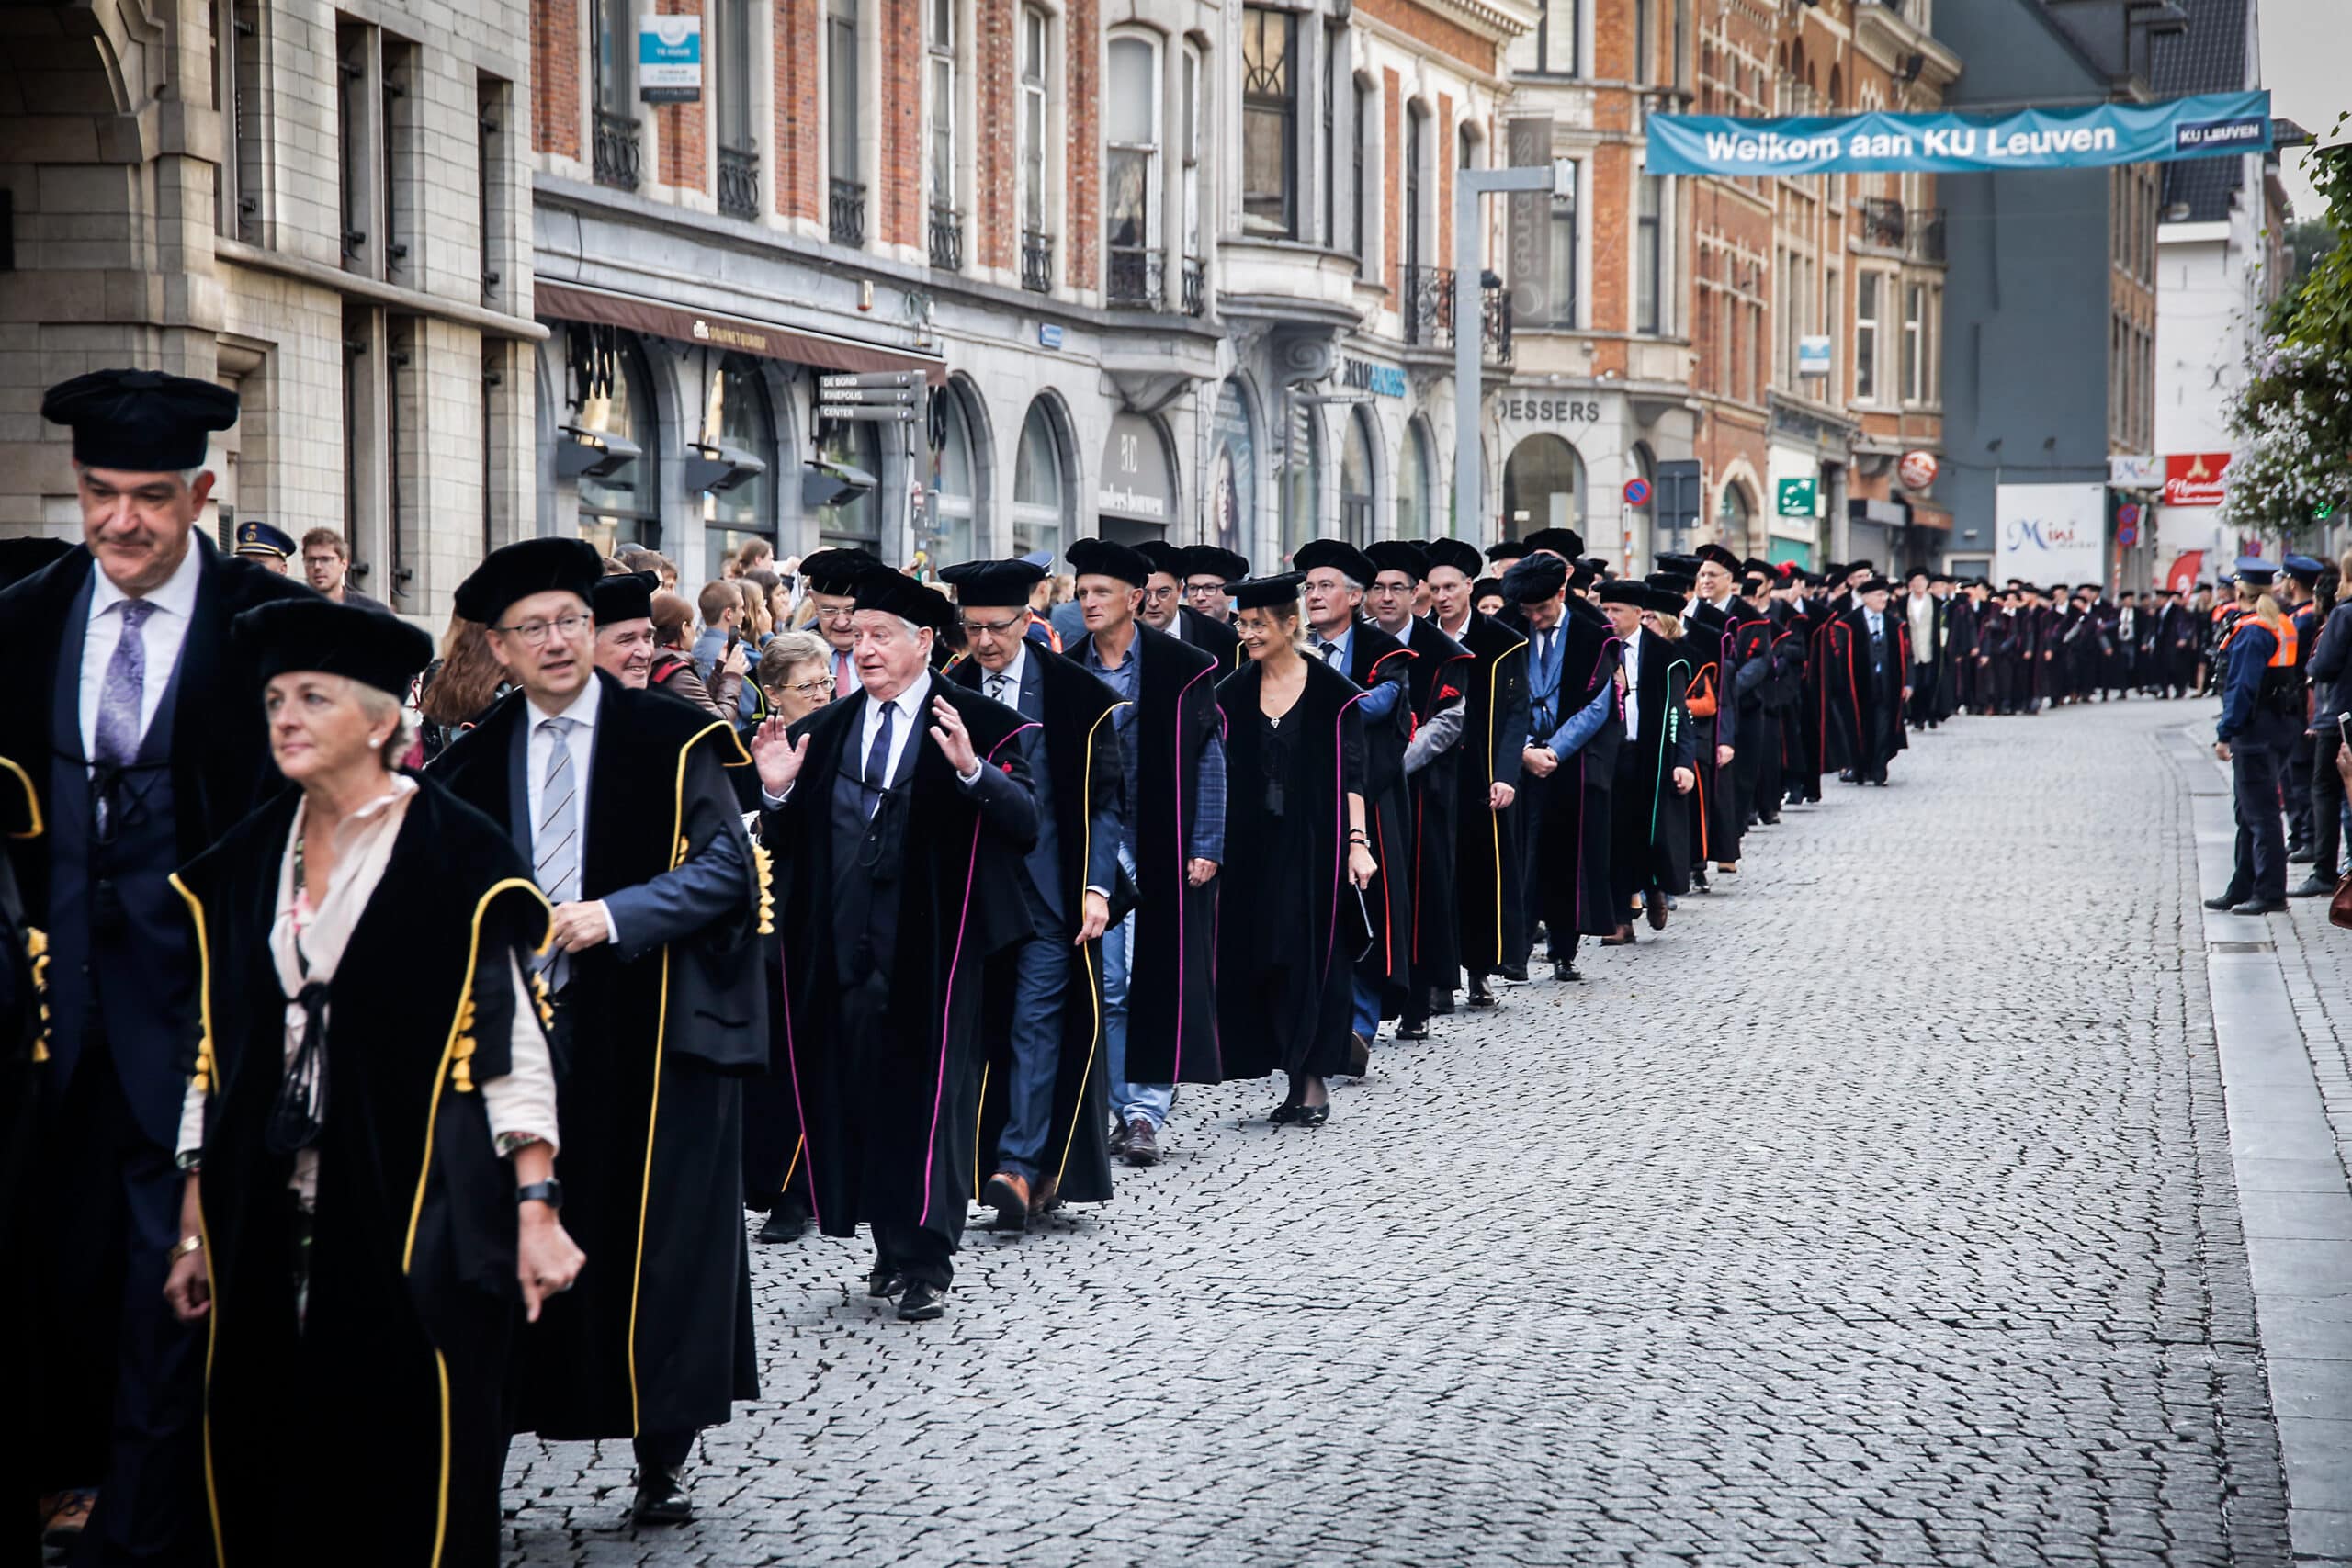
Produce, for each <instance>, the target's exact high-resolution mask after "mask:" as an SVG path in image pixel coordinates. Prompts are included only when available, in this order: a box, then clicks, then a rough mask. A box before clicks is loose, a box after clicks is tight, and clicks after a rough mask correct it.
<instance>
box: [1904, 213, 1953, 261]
mask: <svg viewBox="0 0 2352 1568" xmlns="http://www.w3.org/2000/svg"><path fill="white" fill-rule="evenodd" d="M1906 237H1907V239H1908V241H1909V243H1908V244H1907V245H1905V254H1908V255H1909V256H1910V258H1911V259H1912V260H1913V261H1917V262H1933V263H1935V264H1936V265H1938V266H1941V265H1943V263H1944V209H1942V208H1940V207H1922V208H1920V209H1917V211H1915V212H1913V213H1912V214H1911V217H1910V232H1909V234H1908V235H1907V236H1906Z"/></svg>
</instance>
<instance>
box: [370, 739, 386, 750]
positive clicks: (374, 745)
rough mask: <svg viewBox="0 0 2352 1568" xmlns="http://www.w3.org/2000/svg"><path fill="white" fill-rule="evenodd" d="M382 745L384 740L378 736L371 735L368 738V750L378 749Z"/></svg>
mask: <svg viewBox="0 0 2352 1568" xmlns="http://www.w3.org/2000/svg"><path fill="white" fill-rule="evenodd" d="M383 744H384V738H383V737H382V736H380V735H371V736H369V737H368V750H371V751H372V750H377V749H379V748H380V747H381V746H382V745H383Z"/></svg>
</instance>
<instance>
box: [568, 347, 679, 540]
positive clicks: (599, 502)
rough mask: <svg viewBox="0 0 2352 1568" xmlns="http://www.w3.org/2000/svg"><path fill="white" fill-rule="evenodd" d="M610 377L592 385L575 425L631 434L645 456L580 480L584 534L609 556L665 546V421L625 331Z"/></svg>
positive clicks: (641, 360)
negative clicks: (660, 469)
mask: <svg viewBox="0 0 2352 1568" xmlns="http://www.w3.org/2000/svg"><path fill="white" fill-rule="evenodd" d="M610 365H611V375H610V377H609V378H605V379H601V380H598V381H596V382H594V383H593V384H592V385H590V386H589V387H588V388H587V389H585V391H584V393H583V395H582V398H581V400H580V406H579V408H578V409H577V410H576V411H575V412H573V414H572V417H571V423H573V424H575V425H577V426H579V427H580V428H581V429H582V430H593V431H596V432H598V433H599V434H606V435H619V436H625V437H627V438H628V440H630V441H633V442H635V443H636V444H637V446H638V449H639V451H640V452H641V453H642V454H643V456H641V457H634V458H631V459H630V460H629V461H628V462H626V463H624V464H622V465H621V466H620V467H619V468H616V469H615V470H614V471H613V472H611V473H609V474H606V475H605V476H603V477H602V478H596V477H594V476H591V475H587V474H582V476H581V478H580V536H581V537H582V538H583V539H586V540H587V541H588V542H589V543H590V544H593V545H594V546H595V547H597V548H598V549H600V550H602V551H604V552H605V554H606V555H611V554H612V553H613V552H614V551H615V550H616V549H618V548H620V547H622V546H625V545H637V546H640V547H644V548H646V549H649V550H658V549H660V548H661V547H662V491H661V487H660V484H659V483H658V480H659V477H660V476H659V474H658V473H657V471H656V469H657V465H658V460H659V459H658V457H657V454H658V452H659V451H660V449H661V431H660V424H661V422H660V420H659V419H658V418H657V417H656V415H655V412H654V406H653V391H652V382H651V379H650V376H649V374H648V372H647V370H646V367H645V356H644V354H643V352H642V351H641V350H639V347H638V346H637V340H636V339H634V338H632V337H630V336H629V335H628V334H627V333H622V334H621V336H620V339H619V343H618V345H617V348H616V352H615V353H614V354H613V355H612V358H611V361H610Z"/></svg>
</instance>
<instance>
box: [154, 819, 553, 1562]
mask: <svg viewBox="0 0 2352 1568" xmlns="http://www.w3.org/2000/svg"><path fill="white" fill-rule="evenodd" d="M300 798H301V797H300V795H299V793H298V792H295V791H292V790H288V791H286V792H285V793H284V794H282V795H279V796H278V798H277V799H276V800H274V801H272V802H271V803H270V804H269V805H267V806H266V807H263V808H262V809H261V810H259V811H257V812H255V813H254V815H253V816H251V817H249V818H246V819H245V820H244V821H243V822H242V823H240V824H238V825H237V827H235V828H234V829H231V830H230V832H229V834H228V836H227V837H225V838H223V839H222V840H220V843H219V844H217V845H215V846H214V847H213V848H212V849H211V850H209V851H208V852H205V853H204V854H202V855H200V856H198V858H197V859H196V860H195V861H193V862H191V863H189V864H188V865H187V867H186V868H185V869H184V870H183V871H182V872H181V873H180V874H179V875H178V876H177V877H175V879H174V880H175V884H176V885H177V886H179V888H180V889H181V896H182V897H183V898H185V900H186V901H187V912H188V916H189V918H190V919H191V920H192V921H193V922H194V926H195V929H196V931H197V932H198V936H199V939H200V941H199V946H200V950H201V951H202V952H203V953H205V954H206V955H207V959H208V963H207V964H206V968H205V973H204V977H203V980H202V985H201V991H200V996H201V998H202V1002H203V1018H204V1020H205V1026H206V1027H205V1032H204V1034H203V1035H202V1036H201V1037H200V1039H199V1043H198V1048H197V1049H198V1055H197V1059H196V1064H195V1066H196V1072H197V1074H198V1077H200V1078H202V1079H203V1080H205V1082H206V1083H207V1085H208V1087H209V1091H210V1092H209V1099H208V1101H207V1105H206V1114H205V1132H204V1154H203V1161H204V1163H203V1171H204V1175H203V1184H202V1202H203V1207H202V1216H201V1225H202V1235H203V1236H204V1242H205V1256H206V1258H207V1259H208V1260H209V1268H210V1271H211V1285H212V1311H211V1314H210V1315H209V1318H208V1319H207V1326H206V1330H205V1332H206V1333H207V1334H208V1336H209V1352H208V1354H207V1357H206V1371H205V1399H204V1432H205V1450H206V1456H205V1464H206V1471H207V1473H208V1475H209V1478H210V1482H211V1484H210V1486H209V1489H208V1490H209V1497H210V1503H211V1523H212V1533H213V1540H215V1541H216V1542H217V1543H218V1547H217V1550H218V1551H219V1553H220V1561H221V1562H224V1563H235V1562H301V1561H305V1560H309V1559H311V1558H314V1557H315V1556H316V1555H317V1554H318V1553H319V1551H320V1550H321V1543H322V1542H323V1541H329V1540H332V1541H334V1543H335V1545H334V1550H333V1556H334V1559H335V1560H336V1561H337V1562H353V1563H380V1564H384V1565H385V1568H392V1565H394V1564H401V1565H411V1564H417V1563H424V1562H441V1563H447V1564H460V1563H475V1564H483V1565H491V1564H495V1563H496V1562H498V1560H499V1547H500V1541H499V1533H500V1528H501V1522H502V1521H501V1516H500V1512H499V1487H500V1484H501V1481H502V1478H503V1471H504V1468H505V1459H506V1441H505V1428H504V1427H503V1425H502V1422H501V1402H502V1399H503V1392H504V1385H505V1379H506V1365H507V1359H508V1352H509V1343H510V1337H511V1335H512V1332H513V1330H514V1328H515V1305H516V1303H517V1300H518V1292H517V1289H516V1285H515V1177H514V1172H513V1170H512V1169H511V1168H509V1167H508V1165H507V1163H506V1162H505V1161H504V1160H502V1159H501V1158H499V1157H498V1154H497V1150H496V1148H495V1147H494V1145H493V1144H492V1137H491V1131H490V1121H489V1117H488V1115H487V1113H486V1112H485V1111H484V1108H483V1104H482V1097H481V1086H482V1085H483V1084H485V1083H487V1082H489V1081H490V1080H492V1079H493V1078H497V1077H503V1076H504V1075H505V1074H506V1073H508V1072H509V1071H511V1070H512V1058H511V1055H510V1048H511V1045H512V1038H513V1037H512V1027H513V1024H514V1021H515V1005H516V998H515V973H516V970H517V967H518V966H520V967H522V968H523V970H524V971H525V972H526V973H527V970H528V965H529V964H530V961H531V955H532V954H533V953H535V952H536V951H537V950H538V949H539V947H540V946H541V944H543V943H544V942H546V941H547V939H548V931H549V929H550V924H551V916H550V911H549V910H548V904H547V900H546V899H545V898H544V897H541V896H540V894H539V890H538V889H537V887H535V886H532V885H531V881H530V876H529V868H528V867H527V866H526V864H525V863H524V861H523V857H522V855H521V853H520V852H517V851H516V850H515V846H514V843H513V840H511V839H509V838H508V837H507V835H506V834H505V832H504V831H503V829H500V828H499V827H498V826H497V825H496V824H495V823H493V822H492V821H490V820H489V819H488V818H485V817H484V816H482V814H481V813H480V812H478V811H475V810H473V809H472V808H471V807H468V806H466V805H465V804H463V803H462V802H460V801H459V800H458V798H457V797H456V796H454V795H450V794H449V793H448V792H447V791H446V790H444V789H443V788H441V787H440V786H439V785H438V784H435V783H433V782H432V781H430V780H425V781H424V782H423V783H422V784H420V785H419V788H418V791H417V793H416V795H414V796H413V798H412V799H411V800H410V802H409V805H408V811H407V816H406V818H405V819H404V820H403V821H402V822H401V828H400V836H399V838H398V839H397V840H395V841H394V843H393V845H392V850H391V854H390V860H389V861H388V862H387V863H386V864H385V867H384V874H383V879H382V880H381V881H380V882H379V883H378V884H377V886H376V889H375V891H374V893H373V894H371V895H370V896H369V897H368V906H367V908H366V909H365V910H364V911H363V912H362V913H361V915H360V917H359V919H358V922H357V924H356V926H355V927H354V928H353V930H352V932H351V939H350V942H349V944H348V945H347V946H346V948H345V952H344V955H343V959H342V962H341V963H340V964H337V965H336V968H335V973H334V980H333V981H332V982H331V983H330V984H329V986H328V988H327V998H326V1005H327V1012H326V1024H325V1027H326V1114H325V1118H324V1124H323V1129H322V1133H321V1134H320V1137H319V1141H318V1142H317V1144H316V1145H314V1147H315V1148H316V1150H317V1153H318V1156H319V1173H318V1201H317V1207H316V1209H315V1211H314V1219H313V1234H312V1239H311V1247H310V1293H309V1297H308V1307H307V1311H306V1313H305V1315H304V1316H303V1318H302V1320H301V1324H300V1327H299V1328H298V1326H297V1324H296V1317H295V1297H294V1281H293V1276H292V1271H291V1269H290V1268H289V1260H290V1258H292V1256H293V1247H294V1240H293V1235H292V1227H291V1225H290V1224H289V1223H288V1222H289V1216H288V1203H287V1186H286V1184H287V1179H288V1175H289V1174H290V1173H291V1171H292V1169H293V1166H294V1159H293V1156H291V1155H281V1154H273V1153H271V1152H270V1150H269V1148H268V1146H267V1143H266V1136H267V1132H268V1127H269V1122H270V1113H271V1110H272V1107H273V1106H274V1104H275V1102H276V1100H277V1095H278V1092H279V1088H280V1085H281V1083H282V1081H283V1079H284V1077H285V1066H286V1053H285V1041H286V1021H285V1005H286V1002H287V999H288V998H287V997H286V994H285V992H284V990H283V989H282V987H280V984H279V981H278V977H277V969H276V967H275V965H274V964H273V962H272V959H271V954H270V945H269V933H270V927H271V924H272V922H273V921H274V920H275V919H277V889H278V873H279V864H280V860H281V857H282V856H283V854H284V852H285V847H286V840H287V836H288V832H289V831H290V830H291V828H292V825H293V821H294V813H295V807H296V806H297V805H298V803H299V802H300ZM532 1023H533V1025H534V1026H535V1027H537V1026H539V1025H540V1024H541V1021H540V1020H539V1019H538V1018H537V1017H536V1016H535V1017H534V1018H533V1019H532ZM548 1131H550V1132H554V1131H556V1129H552V1128H550V1129H548ZM563 1156H564V1163H565V1166H566V1168H567V1170H569V1169H570V1168H571V1166H572V1164H573V1161H574V1156H573V1154H572V1145H571V1139H570V1136H569V1130H568V1129H566V1130H564V1145H563ZM569 1218H570V1216H569V1215H567V1219H569ZM591 1266H592V1267H593V1266H594V1265H593V1263H592V1265H591ZM585 1278H586V1276H585V1275H584V1274H583V1275H582V1280H583V1281H584V1280H585ZM355 1416H360V1417H361V1418H358V1419H355V1418H354V1417H355ZM355 1496H365V1497H367V1498H368V1499H369V1500H370V1503H371V1506H372V1509H373V1511H372V1513H371V1517H370V1518H369V1521H368V1527H367V1528H366V1529H362V1530H357V1531H354V1530H353V1529H351V1519H350V1508H351V1500H352V1499H353V1498H354V1497H355Z"/></svg>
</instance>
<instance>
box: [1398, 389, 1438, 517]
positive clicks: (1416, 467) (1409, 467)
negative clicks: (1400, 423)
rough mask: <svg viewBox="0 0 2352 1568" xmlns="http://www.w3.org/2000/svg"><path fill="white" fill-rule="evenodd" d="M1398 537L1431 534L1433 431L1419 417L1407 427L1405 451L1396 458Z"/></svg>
mask: <svg viewBox="0 0 2352 1568" xmlns="http://www.w3.org/2000/svg"><path fill="white" fill-rule="evenodd" d="M1397 537H1398V538H1400V539H1426V538H1428V537H1430V433H1429V429H1428V427H1427V426H1425V425H1424V424H1422V423H1421V422H1420V421H1419V420H1418V419H1417V420H1414V421H1412V422H1411V423H1408V424H1407V425H1406V426H1405V450H1404V451H1403V452H1401V453H1399V454H1398V455H1397Z"/></svg>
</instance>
